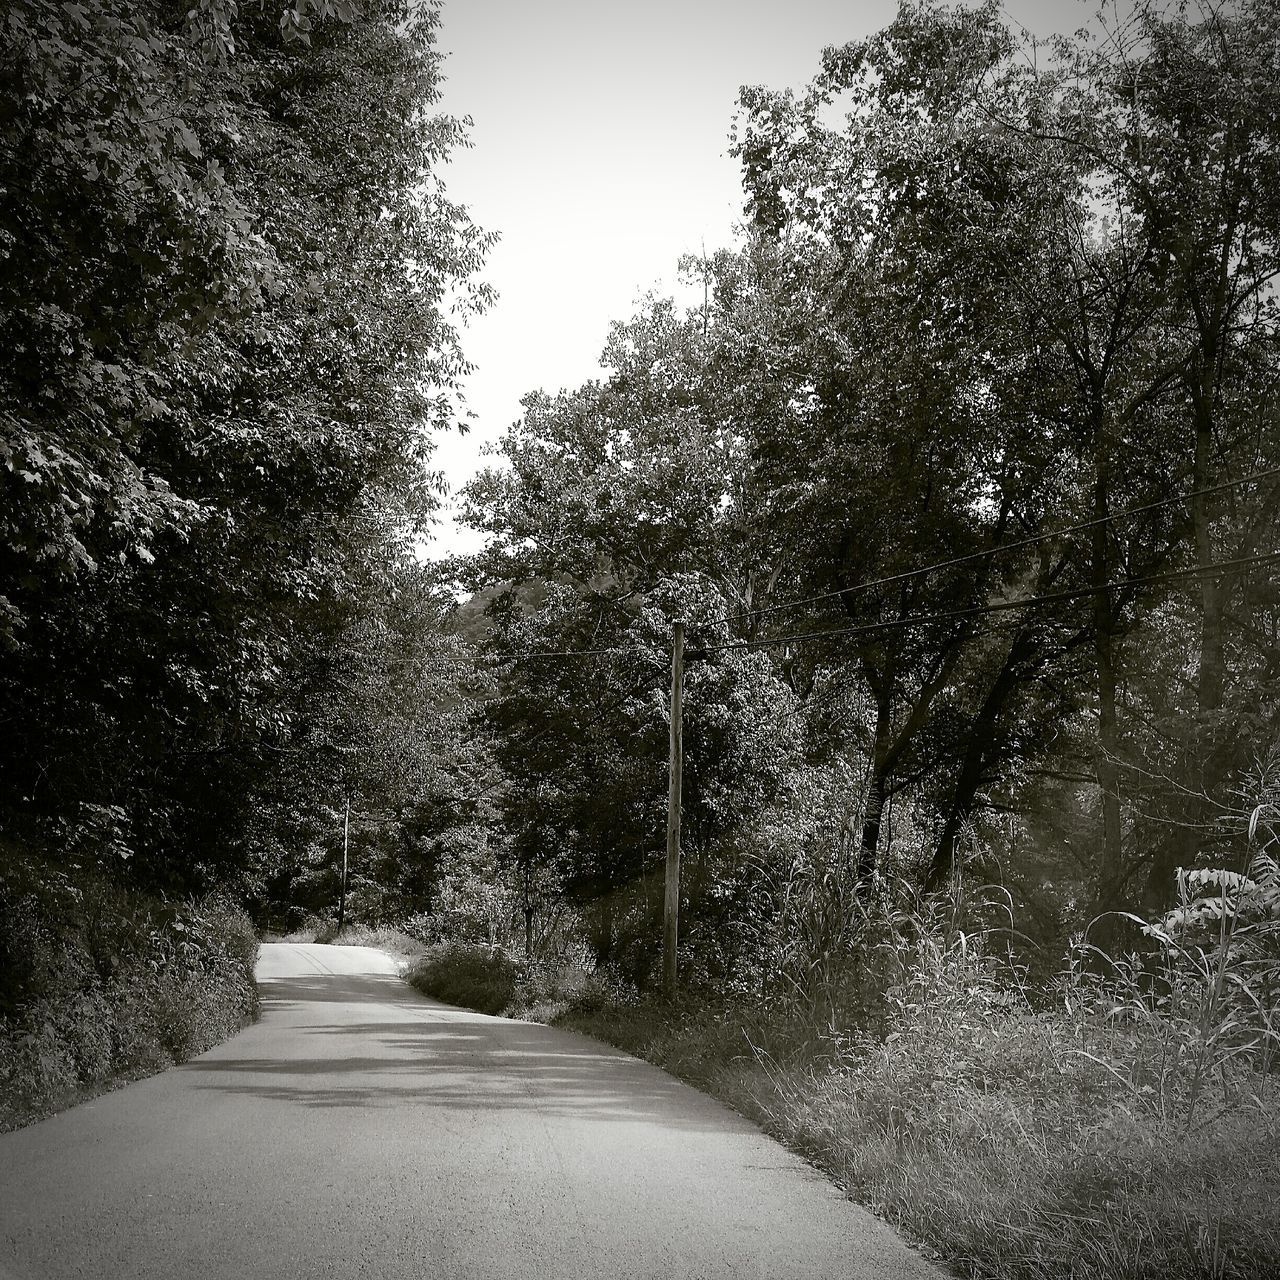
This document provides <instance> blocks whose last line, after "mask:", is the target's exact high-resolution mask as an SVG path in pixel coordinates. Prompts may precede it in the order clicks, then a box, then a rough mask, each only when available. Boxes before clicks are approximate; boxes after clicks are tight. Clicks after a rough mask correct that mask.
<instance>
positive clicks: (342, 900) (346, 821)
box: [338, 795, 351, 933]
mask: <svg viewBox="0 0 1280 1280" xmlns="http://www.w3.org/2000/svg"><path fill="white" fill-rule="evenodd" d="M350 842H351V796H350V795H348V796H347V807H346V811H345V812H344V813H343V815H342V888H341V889H339V891H338V932H339V933H341V932H342V922H343V921H344V920H345V919H346V916H347V846H348V845H349V844H350Z"/></svg>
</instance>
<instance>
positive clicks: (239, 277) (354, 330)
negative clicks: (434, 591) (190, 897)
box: [0, 0, 487, 889]
mask: <svg viewBox="0 0 1280 1280" xmlns="http://www.w3.org/2000/svg"><path fill="white" fill-rule="evenodd" d="M183 12H184V11H182V10H180V9H176V8H174V7H172V6H166V5H163V4H159V3H153V2H152V0H133V2H131V3H130V4H128V5H126V6H123V7H121V6H119V5H116V4H108V3H103V2H102V0H86V3H83V4H78V5H72V6H63V5H54V4H50V3H47V2H46V0H20V3H17V4H14V5H9V6H7V7H6V10H5V14H4V17H3V18H2V19H0V22H2V23H3V30H2V31H0V48H2V50H3V57H4V60H5V65H6V75H5V77H4V86H5V87H4V90H3V93H4V96H5V108H4V111H3V113H2V114H3V118H4V120H5V125H4V136H3V139H2V140H0V166H2V167H3V182H0V187H2V189H3V192H4V194H3V197H2V199H0V236H2V244H3V249H4V255H5V256H4V264H5V265H4V271H3V275H2V276H0V298H2V299H3V301H2V302H0V316H3V320H2V321H0V324H3V325H4V326H7V328H6V330H5V337H6V341H4V342H3V343H2V344H0V345H3V347H4V349H5V351H6V352H7V353H8V354H9V358H8V360H7V361H6V362H5V364H4V368H3V369H2V370H0V379H2V381H0V414H2V415H3V417H2V418H0V441H2V444H0V450H2V452H0V459H2V460H3V463H4V466H3V468H0V486H3V498H2V499H0V510H2V511H3V513H4V514H3V517H0V520H2V522H3V523H2V525H0V532H2V533H3V537H0V597H3V603H2V605H0V611H2V612H3V616H4V621H3V624H0V633H2V636H3V641H4V643H5V645H6V649H7V654H8V656H7V659H6V662H5V665H4V673H3V676H0V705H2V706H3V708H4V716H5V720H6V723H7V724H8V725H9V726H10V731H9V733H8V734H7V736H6V744H5V750H4V753H3V756H2V757H0V776H2V777H3V779H4V787H3V793H4V795H5V796H6V797H8V798H9V799H8V801H7V803H8V805H9V808H8V810H7V811H6V813H5V815H4V821H5V825H6V828H7V829H8V830H10V831H11V832H12V833H13V834H14V835H15V836H19V837H20V838H21V840H22V841H23V842H24V843H25V844H27V845H28V846H30V847H32V848H33V849H35V850H40V849H61V848H66V847H68V846H70V847H72V848H75V849H77V850H78V851H82V853H81V860H82V862H83V863H84V865H101V866H102V867H104V868H105V869H108V870H110V871H113V872H115V871H119V870H121V868H122V867H127V868H128V869H129V870H130V873H131V874H132V875H133V876H134V877H135V878H137V879H139V880H141V881H143V882H144V883H148V884H151V885H168V886H173V887H176V888H179V889H185V888H188V887H201V886H207V885H210V884H213V883H217V882H219V881H224V880H226V879H227V878H228V877H230V876H233V875H235V874H236V873H237V872H239V871H241V870H242V869H244V868H245V866H246V864H247V863H248V861H249V858H250V849H251V845H252V843H253V842H254V841H255V840H257V839H258V838H259V837H260V836H261V834H262V831H261V828H262V826H263V825H264V815H267V817H268V818H269V821H270V822H271V823H274V824H284V823H286V822H288V821H290V820H291V815H290V814H288V813H287V812H283V811H282V810H285V809H287V805H286V804H285V803H284V802H283V801H282V794H281V788H279V787H278V786H276V785H275V784H276V783H277V782H278V780H279V779H278V771H277V766H278V765H279V763H280V762H281V759H282V758H289V757H290V756H292V755H294V753H303V754H310V755H311V756H312V758H313V759H314V758H315V753H316V752H317V751H319V750H321V745H320V744H319V743H317V742H314V741H311V740H309V739H308V737H307V727H306V723H305V721H306V715H307V706H308V704H309V702H310V701H311V699H312V698H313V697H314V695H315V692H316V690H317V688H318V687H320V686H322V685H323V684H324V683H325V681H326V680H327V678H328V675H329V671H330V658H329V651H330V650H331V649H332V647H333V646H334V644H335V643H336V641H337V638H338V637H339V636H340V635H341V634H342V633H343V631H344V630H345V629H346V628H347V627H348V625H349V623H350V618H351V614H352V612H353V611H354V610H356V609H358V608H361V607H362V606H363V605H364V602H365V599H366V598H367V597H368V596H369V595H370V594H375V595H376V593H377V591H378V590H380V589H382V588H383V587H384V586H385V585H386V584H387V582H388V580H389V578H391V576H392V575H393V572H394V566H395V565H396V564H397V563H399V562H403V561H404V560H405V559H406V558H407V556H408V553H409V548H410V543H411V540H412V538H413V537H414V535H415V533H416V531H418V530H420V529H421V528H422V527H423V524H424V521H425V520H426V519H427V518H428V517H429V515H430V512H431V509H432V507H433V504H434V498H433V496H432V487H431V483H430V482H431V476H430V473H429V472H428V470H427V462H428V455H429V444H428V441H427V439H426V436H425V435H424V428H425V427H432V426H434V427H439V426H442V425H444V424H446V423H448V422H451V421H453V420H454V419H455V418H456V416H457V405H456V397H455V395H454V391H455V390H456V386H457V380H458V377H459V375H460V374H461V373H462V371H463V370H464V369H465V362H464V360H463V358H462V356H461V354H460V352H459V349H458V345H457V338H456V334H455V332H454V329H453V327H452V324H451V322H450V321H449V320H448V319H447V318H446V315H445V302H446V295H448V296H449V297H450V299H451V300H452V301H453V302H454V303H456V304H457V305H458V307H459V308H460V310H461V312H462V313H464V314H465V312H466V311H467V310H468V309H469V308H470V307H472V306H474V305H480V304H482V303H483V300H484V297H485V292H484V290H483V289H476V288H471V287H468V285H467V280H468V277H469V276H470V275H471V274H472V272H473V271H474V270H475V268H476V267H477V265H478V264H479V261H480V258H481V256H482V254H483V251H484V248H485V246H486V244H487V239H486V238H485V237H484V236H482V235H481V234H480V233H478V232H477V231H475V229H474V228H472V227H471V225H470V223H469V222H468V221H467V218H466V215H465V213H464V212H463V211H462V210H461V209H459V208H458V207H457V206H455V205H453V204H452V203H450V202H449V201H448V199H447V198H446V196H445V194H444V192H443V188H442V187H441V185H440V182H439V178H438V168H439V166H440V164H441V162H442V161H443V159H444V157H445V156H446V155H447V153H448V151H449V150H450V148H451V147H453V146H455V145H457V144H458V143H460V142H462V141H463V140H464V138H463V134H462V128H461V125H460V123H459V122H458V121H456V120H454V119H452V118H450V117H448V116H444V115H440V114H436V113H434V112H433V104H434V102H435V101H436V99H437V97H438V92H439V54H438V52H437V51H436V49H435V46H434V39H435V27H436V23H437V19H438V14H437V11H436V10H435V9H434V8H433V7H431V6H429V5H426V6H424V5H416V4H415V5H408V6H405V5H400V4H398V3H396V2H394V0H377V2H376V3H373V4H368V5H364V6H362V7H361V10H360V12H359V14H357V13H356V12H355V7H354V6H350V5H345V4H344V5H336V6H335V5H333V4H330V3H328V2H327V0H326V3H324V4H319V5H311V6H299V7H297V9H296V10H295V13H296V15H297V16H299V17H300V18H301V19H305V20H306V21H307V22H310V23H311V24H312V30H311V31H310V33H309V39H308V40H307V41H299V40H289V39H287V36H288V35H289V33H290V31H289V30H288V29H287V30H286V31H284V32H283V33H282V31H281V28H280V24H279V22H278V21H277V19H278V18H279V14H278V13H273V12H272V7H271V6H266V7H265V8H264V7H263V6H241V7H240V9H239V10H237V8H236V6H234V5H208V6H206V5H202V6H200V7H199V8H198V9H196V10H192V13H191V15H190V16H189V17H184V16H183ZM288 27H289V24H287V23H286V28H288ZM294 34H296V31H295V32H294ZM357 137H358V138H360V139H361V140H362V141H361V144H360V146H359V147H346V146H335V145H334V142H335V139H350V138H357ZM331 692H333V693H334V694H335V696H336V693H337V691H336V690H331ZM305 776H306V774H305V770H301V769H299V770H297V771H296V772H295V774H294V777H295V778H297V777H305ZM297 802H298V808H299V809H300V810H301V811H302V812H303V813H304V814H305V813H306V812H307V811H308V810H309V809H311V808H312V806H313V805H314V799H313V797H311V796H310V795H306V796H301V797H298V798H297ZM179 851H180V852H179Z"/></svg>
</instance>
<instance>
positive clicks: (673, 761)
mask: <svg viewBox="0 0 1280 1280" xmlns="http://www.w3.org/2000/svg"><path fill="white" fill-rule="evenodd" d="M683 702H684V623H683V622H677V623H676V624H675V629H674V631H673V632H672V636H671V752H670V757H669V760H668V770H669V774H668V776H669V779H670V786H669V789H668V794H667V881H666V902H665V907H664V910H663V915H662V993H663V995H665V996H666V997H667V999H668V1000H674V999H675V998H676V940H677V937H678V934H679V924H680V783H681V774H682V773H683V771H684V734H683V728H684V726H683V724H682V719H683V715H684V710H683Z"/></svg>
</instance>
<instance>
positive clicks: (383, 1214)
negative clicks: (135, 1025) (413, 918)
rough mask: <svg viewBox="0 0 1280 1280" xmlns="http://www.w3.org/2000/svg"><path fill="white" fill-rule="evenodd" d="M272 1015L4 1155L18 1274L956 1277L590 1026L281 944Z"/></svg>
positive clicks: (3, 1187)
mask: <svg viewBox="0 0 1280 1280" xmlns="http://www.w3.org/2000/svg"><path fill="white" fill-rule="evenodd" d="M258 976H259V982H260V983H261V987H262V993H263V1016H262V1020H261V1021H260V1022H259V1023H257V1024H256V1025H255V1026H252V1027H250V1028H248V1029H247V1030H245V1031H242V1032H241V1033H240V1034H239V1035H237V1036H235V1037H234V1038H233V1039H232V1040H229V1041H228V1042H227V1043H226V1044H223V1045H220V1046H219V1047H218V1048H216V1049H213V1050H211V1051H210V1052H209V1053H206V1054H204V1055H203V1056H202V1057H200V1058H197V1059H195V1060H194V1061H192V1062H189V1063H187V1064H186V1065H185V1066H182V1067H177V1068H175V1069H173V1070H171V1071H167V1072H165V1073H163V1074H162V1075H158V1076H153V1077H152V1078H151V1079H149V1080H143V1081H140V1082H139V1083H137V1084H134V1085H130V1086H129V1087H128V1088H125V1089H122V1090H120V1091H118V1092H116V1093H112V1094H107V1095H105V1096H103V1097H101V1098H98V1099H96V1100H94V1101H93V1102H89V1103H86V1104H84V1105H83V1106H80V1107H76V1108H74V1109H73V1110H71V1111H67V1112H64V1113H63V1114H62V1115H58V1116H54V1117H53V1118H51V1119H49V1120H45V1121H42V1122H41V1123H39V1124H35V1125H31V1126H30V1127H28V1128H26V1129H22V1130H19V1131H18V1132H16V1133H11V1134H6V1135H4V1136H2V1137H0V1277H3V1280H13V1278H19V1280H37V1278H38V1280H60V1278H61V1277H72V1276H76V1277H91V1278H92V1280H152V1278H154V1280H214V1278H215V1277H216V1278H217V1280H232V1278H235V1280H274V1278H275V1277H299V1278H300V1280H301V1278H303V1277H305V1278H306V1280H328V1278H329V1277H334V1278H335V1280H336V1278H337V1277H342V1278H343V1280H349V1278H350V1277H370V1278H376V1280H409V1278H410V1277H412V1280H480V1278H481V1277H486V1278H487V1277H493V1278H494V1280H497V1278H498V1277H501V1278H502V1280H543V1278H546V1280H552V1278H553V1277H554V1278H556V1280H562V1278H563V1280H597V1278H598V1280H613V1278H614V1277H618V1278H619V1280H622V1278H627V1280H630V1278H632V1277H634V1278H636V1280H639V1278H640V1277H646V1278H648V1277H654V1278H657V1277H662V1278H663V1280H695V1278H703V1277H705V1278H707V1280H711V1278H713V1277H714V1278H716V1280H720V1278H723V1280H746V1278H747V1277H760V1278H761V1280H766V1278H767V1280H792V1278H794V1280H801V1278H803V1280H823V1278H826V1277H830V1278H832V1280H834V1278H836V1277H839V1278H840V1280H938V1278H939V1277H940V1276H941V1275H942V1273H941V1272H940V1271H938V1270H937V1269H935V1268H934V1267H932V1266H931V1265H930V1264H928V1263H927V1262H925V1261H923V1260H922V1259H921V1258H920V1256H919V1255H918V1254H916V1253H914V1252H913V1251H912V1250H910V1249H909V1248H908V1247H907V1246H906V1245H905V1244H903V1243H902V1241H901V1240H900V1239H899V1238H898V1237H897V1236H896V1235H895V1234H894V1233H893V1232H892V1231H891V1230H890V1229H889V1228H888V1227H886V1226H885V1225H884V1224H882V1223H880V1222H878V1221H877V1220H876V1219H875V1218H873V1217H872V1216H871V1215H870V1214H868V1213H866V1212H864V1211H863V1210H861V1209H858V1208H856V1207H855V1206H853V1205H851V1204H849V1203H847V1202H846V1201H845V1200H844V1199H843V1198H842V1197H841V1196H840V1194H839V1193H838V1192H837V1191H836V1190H835V1189H834V1188H833V1187H832V1186H830V1184H828V1183H827V1182H826V1181H825V1180H824V1179H822V1178H821V1177H819V1176H818V1175H817V1174H816V1173H814V1172H813V1171H812V1170H811V1169H809V1167H808V1166H807V1165H805V1164H804V1163H803V1162H802V1161H800V1160H798V1159H797V1158H796V1157H794V1156H792V1155H790V1154H788V1153H787V1152H786V1151H785V1150H783V1148H782V1147H780V1146H778V1145H777V1144H776V1143H774V1142H772V1141H770V1140H769V1139H768V1138H765V1137H763V1136H762V1135H761V1134H760V1133H759V1131H758V1130H756V1129H755V1128H753V1127H752V1126H751V1125H749V1124H747V1123H746V1121H744V1120H742V1119H741V1118H740V1117H738V1116H736V1115H734V1114H733V1113H732V1112H730V1111H727V1110H726V1109H725V1108H723V1107H721V1106H720V1105H719V1104H717V1103H715V1102H713V1101H712V1100H711V1099H709V1098H707V1097H705V1096H703V1095H702V1094H699V1093H697V1092H695V1091H694V1090H692V1089H689V1088H687V1087H686V1086H684V1085H682V1084H680V1083H678V1082H677V1081H675V1080H674V1079H672V1078H671V1077H670V1076H667V1075H665V1074H664V1073H663V1072H661V1071H659V1070H657V1069H656V1068H654V1067H651V1066H649V1065H647V1064H646V1063H643V1062H639V1061H637V1060H636V1059H634V1058H630V1057H628V1056H626V1055H625V1054H622V1053H618V1052H616V1051H614V1050H612V1049H608V1048H605V1047H603V1046H600V1045H598V1044H595V1043H594V1042H592V1041H589V1040H586V1039H583V1038H581V1037H579V1036H575V1035H573V1034H571V1033H569V1032H564V1031H558V1030H554V1029H552V1028H549V1027H544V1026H539V1025H536V1024H531V1023H522V1022H508V1021H505V1020H503V1019H500V1018H487V1017H484V1016H482V1015H481V1014H476V1013H468V1012H465V1011H463V1010H460V1009H454V1008H450V1007H449V1006H446V1005H441V1004H437V1003H434V1002H433V1001H430V1000H427V999H425V998H423V997H421V996H419V995H417V994H416V993H415V992H413V991H412V990H411V989H410V988H409V987H407V986H406V985H405V984H404V983H403V982H402V981H401V980H400V979H399V978H397V977H396V971H395V966H394V964H393V962H392V961H391V960H390V959H389V958H388V957H387V956H385V955H383V954H382V953H381V952H378V951H374V950H371V949H369V948H365V947H321V946H303V945H293V944H284V943H279V944H271V945H266V946H264V947H263V948H262V958H261V961H260V963H259V968H258Z"/></svg>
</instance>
